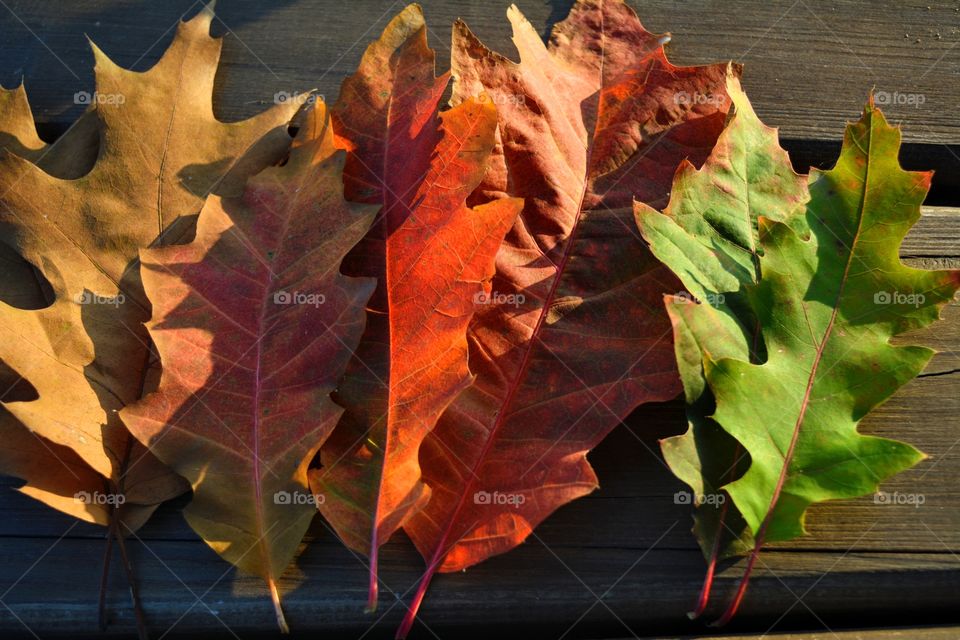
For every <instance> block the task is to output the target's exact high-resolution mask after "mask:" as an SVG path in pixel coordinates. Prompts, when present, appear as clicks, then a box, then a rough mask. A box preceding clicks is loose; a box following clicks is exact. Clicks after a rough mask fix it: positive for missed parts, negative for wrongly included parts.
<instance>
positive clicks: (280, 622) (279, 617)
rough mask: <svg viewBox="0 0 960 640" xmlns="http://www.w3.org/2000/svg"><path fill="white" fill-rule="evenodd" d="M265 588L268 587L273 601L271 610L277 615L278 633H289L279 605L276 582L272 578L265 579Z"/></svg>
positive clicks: (278, 592)
mask: <svg viewBox="0 0 960 640" xmlns="http://www.w3.org/2000/svg"><path fill="white" fill-rule="evenodd" d="M267 586H269V587H270V598H271V599H272V600H273V610H274V612H276V614H277V625H278V626H279V627H280V633H283V634H288V633H290V626H289V625H287V618H286V616H284V615H283V605H282V604H281V603H280V589H278V588H277V581H276V580H274V579H273V578H272V577H271V578H268V579H267Z"/></svg>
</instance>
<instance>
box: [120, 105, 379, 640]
mask: <svg viewBox="0 0 960 640" xmlns="http://www.w3.org/2000/svg"><path fill="white" fill-rule="evenodd" d="M342 171H343V154H342V153H336V149H335V147H334V145H333V135H332V132H331V130H330V126H329V120H328V118H327V114H326V110H325V108H324V107H323V106H322V103H321V104H319V105H318V106H317V107H316V108H314V109H313V110H312V111H311V112H310V113H309V117H308V119H307V121H306V123H305V125H304V127H303V128H302V129H301V131H300V133H299V134H298V136H297V139H296V141H295V145H294V149H293V150H292V151H291V154H290V159H289V161H288V162H287V163H286V164H285V165H284V166H283V167H277V168H268V169H266V170H264V171H263V172H262V173H260V174H258V175H256V176H255V177H253V178H251V179H250V182H249V183H248V185H247V188H246V190H245V191H244V193H243V196H242V197H237V198H220V197H218V196H211V197H210V198H209V199H208V200H207V203H206V204H205V205H204V208H203V209H202V210H201V212H200V218H199V223H198V227H197V236H196V239H195V240H194V241H193V242H192V243H190V244H188V245H182V246H170V247H163V248H158V249H144V250H143V251H142V252H141V256H142V260H143V264H144V272H143V281H144V287H145V289H146V292H147V295H148V296H149V298H150V300H151V302H152V303H153V318H152V319H151V321H150V323H149V325H148V328H149V331H150V335H151V337H152V338H153V340H154V342H155V343H156V345H157V349H158V351H159V353H160V359H161V362H162V364H163V373H162V375H161V379H160V385H159V388H158V389H157V391H156V392H155V393H152V394H150V395H148V396H147V397H146V398H145V399H144V400H142V401H141V402H139V403H137V404H136V405H133V406H130V407H127V408H125V409H124V410H123V411H122V412H121V415H122V417H123V420H124V422H125V423H126V425H127V426H128V427H129V429H130V431H131V432H132V433H133V434H134V435H135V436H136V437H137V438H138V439H139V440H140V441H141V442H142V443H143V444H144V445H145V446H147V447H149V448H150V449H151V450H152V451H154V452H155V453H156V455H157V456H159V457H160V459H161V460H163V461H164V462H166V463H167V464H168V465H170V466H171V467H172V468H173V469H175V470H176V471H177V472H178V473H180V474H181V475H183V476H184V477H185V478H187V479H188V480H189V481H190V483H191V485H193V501H192V502H191V503H190V505H189V506H188V507H187V508H186V509H185V511H184V515H185V516H186V518H187V521H188V522H189V523H190V526H191V527H193V529H194V530H195V531H196V532H197V533H198V534H200V536H201V537H202V538H203V539H204V540H205V541H206V542H207V544H209V545H210V546H211V547H212V548H213V549H214V550H215V551H217V553H219V554H220V555H221V556H223V557H224V558H226V559H227V560H228V561H230V562H231V563H233V564H235V565H236V566H238V567H239V568H240V569H242V570H243V571H246V572H248V573H253V574H256V575H259V576H261V577H263V579H264V580H266V581H267V583H268V585H269V587H270V591H271V594H272V596H273V600H274V604H275V606H276V611H277V619H278V621H279V623H280V626H281V628H282V629H284V630H286V623H285V622H284V620H283V612H282V610H281V607H280V596H279V592H278V590H277V584H276V582H277V578H278V577H279V576H280V574H281V573H282V572H283V570H284V569H285V568H286V567H287V565H288V564H289V563H290V561H291V560H292V559H293V556H294V553H295V551H296V549H297V546H298V545H299V544H300V541H301V540H302V538H303V535H304V533H305V532H306V530H307V527H308V526H309V524H310V521H311V520H312V518H313V516H314V515H316V506H315V505H314V503H313V502H314V501H313V500H312V499H310V498H311V497H312V495H311V494H310V490H309V487H308V484H307V466H308V465H309V463H310V461H311V459H312V458H313V456H314V455H315V454H316V452H317V450H318V449H319V448H320V445H321V444H322V443H323V441H324V440H325V439H326V437H327V436H328V434H329V433H330V431H331V430H332V429H333V427H334V425H335V424H336V422H337V419H338V418H339V417H340V414H341V413H342V409H341V408H340V407H338V406H336V405H335V404H334V403H333V401H332V400H331V399H330V392H331V391H333V389H334V388H335V387H336V384H337V380H338V379H339V378H340V376H341V375H342V374H343V371H344V368H345V367H346V365H347V362H348V360H349V359H350V357H351V355H352V351H353V349H354V348H355V347H356V345H357V342H358V341H359V339H360V335H361V333H362V332H363V326H364V320H365V311H364V309H365V305H366V302H367V299H368V298H369V297H370V294H371V292H372V291H373V286H374V282H373V280H370V279H366V278H363V279H360V278H351V277H347V276H344V275H341V274H340V271H339V267H340V262H341V259H342V258H343V256H344V255H345V254H346V253H347V251H348V250H349V249H350V248H351V247H353V246H354V244H356V243H357V241H359V240H360V238H362V237H363V234H364V233H365V232H366V231H367V229H368V228H369V227H370V224H371V222H372V221H373V217H374V215H375V213H376V209H375V208H374V207H369V206H363V205H350V204H347V202H346V201H345V200H344V199H343V184H342Z"/></svg>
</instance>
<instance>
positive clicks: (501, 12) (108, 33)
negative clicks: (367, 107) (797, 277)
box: [0, 0, 960, 144]
mask: <svg viewBox="0 0 960 640" xmlns="http://www.w3.org/2000/svg"><path fill="white" fill-rule="evenodd" d="M199 4H200V3H199V2H197V0H166V1H165V2H145V1H127V2H104V1H103V0H73V1H71V2H69V3H66V2H60V1H58V0H5V1H4V6H2V7H0V26H2V29H3V34H4V41H3V50H2V51H3V61H4V64H3V66H2V69H0V81H2V82H3V84H4V85H6V86H9V85H10V84H12V83H16V82H18V81H19V79H20V77H21V76H23V77H25V78H26V81H27V88H28V89H29V90H30V94H31V99H32V100H33V102H34V104H35V105H36V106H37V108H38V115H39V116H40V117H41V118H42V119H44V120H54V119H59V118H63V117H69V116H70V115H76V114H77V113H79V111H80V110H81V109H80V108H79V107H76V106H74V105H73V102H72V97H73V93H74V92H76V91H80V90H90V88H91V86H92V75H91V72H90V68H91V67H92V56H91V54H90V51H89V47H88V46H87V42H86V39H85V38H84V34H87V35H89V36H90V37H91V38H92V39H93V40H94V41H96V42H97V44H98V45H99V46H100V47H101V48H102V49H103V50H104V51H106V52H107V53H108V54H109V55H111V56H113V58H114V59H115V60H116V61H117V62H118V63H120V64H123V65H125V66H133V67H135V68H138V69H146V68H149V66H150V65H151V64H153V62H155V61H156V60H157V58H158V56H159V55H160V53H161V52H162V51H163V49H164V47H165V46H166V45H167V44H168V43H169V41H170V39H171V38H172V27H173V26H174V25H175V23H176V21H177V20H178V18H179V17H180V16H181V15H183V14H184V13H187V14H188V15H189V14H192V13H194V12H196V11H197V10H198V6H199ZM403 4H404V1H403V0H399V1H394V2H388V1H386V0H350V1H349V2H335V1H332V0H273V1H272V2H261V1H259V0H221V1H220V2H219V3H218V5H217V12H218V17H219V19H218V20H217V23H216V30H217V31H218V32H219V33H226V32H230V33H231V37H230V38H228V41H227V43H226V47H225V52H224V68H223V71H222V72H221V74H220V80H221V86H222V94H221V99H220V105H219V112H220V114H221V116H222V117H224V118H226V119H235V118H238V117H241V116H246V115H250V114H252V113H253V112H255V111H256V110H257V109H258V108H260V106H261V105H262V104H263V103H265V102H269V101H271V100H272V97H273V94H274V93H275V92H278V91H290V92H292V91H305V90H308V89H311V88H317V89H318V90H319V91H320V92H321V93H323V94H325V95H327V96H331V97H332V96H336V94H337V91H338V88H339V86H340V82H341V81H342V80H343V78H344V77H345V76H346V75H347V74H349V73H351V72H352V71H353V69H354V68H355V67H356V63H357V61H358V60H359V58H360V54H361V53H362V52H363V49H364V47H365V46H366V44H367V43H368V42H369V41H370V40H371V39H372V38H374V37H375V36H376V35H378V34H379V31H380V30H381V29H382V28H383V26H384V25H385V24H386V21H387V20H389V19H390V17H391V16H392V15H393V14H395V13H396V12H397V11H398V10H399V9H400V8H401V7H402V6H403ZM421 4H422V5H423V7H424V10H425V12H426V15H427V19H428V22H429V25H430V29H431V39H432V45H433V46H434V47H435V48H436V49H437V50H438V52H439V54H440V64H441V65H442V66H444V67H445V66H446V64H447V58H448V56H447V51H448V48H449V38H450V29H449V25H450V24H451V22H452V21H453V20H454V19H456V18H458V17H461V18H463V19H464V20H466V21H467V23H468V24H469V25H470V27H471V29H473V30H474V31H475V32H476V33H477V34H478V35H479V36H480V37H481V38H482V39H483V40H484V41H485V42H486V43H488V44H489V45H490V46H493V47H496V48H497V49H499V50H501V51H502V52H504V53H505V54H507V55H510V56H512V57H514V58H515V57H516V54H515V53H514V49H513V46H512V44H511V43H510V41H509V37H510V31H509V24H508V23H507V21H506V18H505V12H506V9H507V7H508V6H509V5H510V1H509V0H493V1H491V0H456V1H451V0H421ZM517 4H518V6H519V7H520V9H521V10H522V11H523V12H524V14H525V15H526V16H527V17H528V18H529V19H530V21H531V22H532V23H533V24H534V25H537V26H541V25H543V26H544V31H546V25H547V24H549V23H552V22H554V21H556V20H558V19H561V18H562V17H563V16H564V15H565V14H566V11H567V8H568V7H569V6H570V4H571V1H570V0H551V1H548V2H543V1H532V0H518V2H517ZM635 6H638V7H639V13H640V17H641V19H642V20H643V22H644V25H645V26H646V27H647V28H648V29H650V30H651V31H656V32H667V31H669V32H670V33H671V34H672V35H673V41H672V42H671V43H670V45H669V47H670V50H671V55H672V57H673V58H675V60H676V61H677V62H678V63H684V64H698V63H706V62H713V61H716V60H719V59H733V60H739V61H741V62H744V63H745V64H746V80H745V84H746V88H747V91H748V92H749V94H750V96H751V99H752V100H753V101H754V102H755V103H756V104H757V110H758V112H759V113H760V115H761V116H762V117H764V118H765V119H767V120H768V121H770V122H775V123H777V124H779V125H780V127H781V129H782V131H783V133H784V135H785V136H786V137H789V138H799V139H820V138H822V139H837V138H839V137H840V132H841V131H842V127H843V123H844V122H845V121H846V120H848V119H850V118H851V117H853V116H855V115H856V113H857V111H858V109H859V105H860V103H861V102H862V101H863V99H864V98H865V97H866V95H867V92H868V91H869V90H870V89H871V88H874V87H875V88H876V90H877V92H878V95H884V96H886V95H889V96H890V99H891V100H892V101H896V100H897V98H894V97H893V94H894V93H897V94H898V95H899V96H923V98H922V101H923V104H920V105H915V104H902V105H897V104H891V105H890V109H889V113H890V115H891V117H892V118H893V119H894V120H902V121H903V123H904V125H905V128H906V136H907V139H908V140H911V141H915V142H931V143H936V144H960V120H958V119H957V117H956V109H957V105H958V104H960V47H958V46H957V44H958V42H960V11H958V9H960V6H958V4H957V2H956V0H939V1H933V0H909V1H905V2H877V3H869V4H865V3H863V2H858V1H853V0H833V1H824V0H802V1H797V0H768V1H765V2H756V1H750V0H725V1H723V2H719V1H703V0H701V1H698V2H676V1H669V0H647V1H645V2H643V3H642V5H635ZM41 40H42V42H41ZM899 99H901V100H907V98H906V97H903V98H899ZM918 100H920V99H917V100H913V102H914V103H915V102H917V101H918Z"/></svg>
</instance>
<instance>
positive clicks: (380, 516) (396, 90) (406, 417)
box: [311, 5, 522, 610]
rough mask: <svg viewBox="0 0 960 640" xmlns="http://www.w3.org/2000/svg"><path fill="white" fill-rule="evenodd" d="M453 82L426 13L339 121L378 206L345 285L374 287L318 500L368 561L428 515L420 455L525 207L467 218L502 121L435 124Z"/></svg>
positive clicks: (410, 11) (398, 35)
mask: <svg viewBox="0 0 960 640" xmlns="http://www.w3.org/2000/svg"><path fill="white" fill-rule="evenodd" d="M447 82H448V75H447V74H445V75H443V76H441V77H439V78H437V77H435V76H434V54H433V51H432V50H430V49H429V48H428V47H427V37H426V27H425V25H424V22H423V14H422V12H421V10H420V7H418V6H417V5H411V6H409V7H407V8H406V9H405V10H404V11H403V12H401V13H400V14H399V15H398V16H397V17H395V18H394V19H393V20H392V21H391V22H390V24H389V25H388V26H387V28H386V29H385V30H384V33H383V35H382V36H381V37H380V39H379V40H378V41H376V42H374V43H373V44H371V45H370V47H369V48H368V49H367V51H366V53H365V54H364V56H363V60H362V61H361V63H360V67H359V69H358V71H357V73H356V74H354V75H353V76H351V77H350V78H348V79H347V80H346V82H345V83H344V85H343V89H342V92H341V97H340V100H339V101H338V102H337V104H336V105H335V106H334V108H333V117H334V128H335V130H336V131H337V135H338V136H339V138H340V139H341V140H340V143H341V144H342V145H343V146H344V147H345V148H347V149H348V150H349V154H348V156H347V169H346V175H345V181H346V193H347V195H348V197H349V198H351V199H354V200H358V201H361V202H367V203H373V204H377V205H381V210H380V214H379V216H378V221H377V223H376V224H375V226H374V227H373V229H371V231H370V233H369V234H368V235H367V237H366V238H365V239H364V240H363V242H362V243H360V245H358V246H357V248H356V249H355V250H354V251H353V252H352V253H351V255H350V256H348V259H347V261H346V262H345V266H344V271H345V273H349V274H352V275H363V276H370V277H375V278H377V280H378V286H377V290H376V292H375V293H374V295H373V298H372V299H371V302H370V314H369V319H368V324H367V329H366V332H365V334H364V337H363V340H362V341H361V343H360V347H359V348H358V350H357V354H356V357H355V358H354V360H353V361H352V363H351V365H350V367H349V368H348V369H347V375H346V378H345V380H344V382H343V384H342V386H341V387H340V389H339V390H338V393H337V395H336V399H337V401H338V402H339V403H341V404H342V405H343V406H344V407H346V409H347V412H346V414H345V415H344V418H343V420H342V421H341V423H340V425H338V427H337V429H336V431H335V432H334V435H333V436H332V437H331V438H330V440H329V442H328V443H327V444H326V445H325V446H324V447H323V449H322V451H321V463H322V468H321V469H318V470H316V471H314V472H313V473H312V475H311V486H312V487H313V488H314V490H315V491H316V492H317V493H318V494H320V495H322V496H323V498H324V499H323V500H322V501H321V502H320V503H319V508H320V510H321V512H322V513H323V515H324V516H325V517H326V519H327V520H328V521H329V522H330V524H331V525H332V526H333V528H334V529H335V530H336V532H337V534H338V535H339V536H340V538H341V539H342V540H343V542H344V543H345V544H346V545H347V546H349V547H350V548H352V549H355V550H357V551H359V552H361V553H365V554H367V555H369V557H370V596H369V602H368V608H369V609H371V610H372V609H374V608H375V607H376V602H377V587H378V582H377V551H378V548H379V546H380V545H381V544H383V543H384V542H386V541H387V540H388V539H389V538H390V536H391V535H392V534H393V533H394V532H395V531H396V530H397V529H398V528H400V526H402V524H403V523H404V521H405V520H406V519H407V518H408V517H409V516H410V515H411V513H413V512H415V511H416V510H417V509H419V508H421V507H422V506H423V504H424V502H425V501H426V499H427V497H428V491H427V489H426V487H425V486H424V484H423V482H422V481H421V478H420V466H419V461H418V451H419V449H420V443H421V441H422V440H423V438H424V437H425V436H426V434H427V433H428V432H429V431H430V430H431V429H432V428H433V426H434V424H435V422H436V420H437V418H438V417H439V416H440V414H441V413H442V412H443V410H444V409H445V408H446V407H447V406H448V405H449V403H450V402H451V401H452V400H453V399H454V398H455V397H456V396H457V395H458V394H459V393H460V392H461V391H462V390H463V389H464V388H465V387H466V386H467V385H469V384H470V382H471V376H470V373H469V371H468V369H467V341H466V330H467V325H468V323H469V321H470V318H471V316H472V314H473V312H474V308H475V301H476V300H477V299H479V298H482V297H483V295H484V292H485V291H486V290H487V288H488V287H489V280H490V278H491V277H492V275H493V261H494V256H495V254H496V252H497V249H498V247H499V246H500V244H501V242H502V241H503V236H504V234H505V233H506V232H507V229H509V228H510V225H511V224H513V221H514V220H515V218H516V215H517V213H518V212H519V210H520V207H521V204H522V203H521V202H520V201H519V200H516V199H511V198H499V199H494V200H492V201H491V202H489V203H487V204H484V205H482V206H478V207H474V208H472V209H471V208H469V207H467V206H466V204H465V201H466V198H467V196H468V195H469V194H470V192H471V191H473V189H474V188H475V187H476V186H477V185H478V184H479V183H480V180H481V178H482V177H483V174H484V171H485V170H486V166H487V160H488V158H489V156H490V152H491V149H492V147H493V143H494V131H495V129H496V124H497V120H496V112H495V109H494V108H493V106H492V105H491V104H489V103H483V104H481V103H478V102H474V101H465V102H464V103H463V104H461V105H460V106H458V107H455V108H453V109H451V110H449V111H446V112H443V113H439V114H438V103H439V101H440V99H441V96H442V95H443V93H444V90H445V88H446V85H447Z"/></svg>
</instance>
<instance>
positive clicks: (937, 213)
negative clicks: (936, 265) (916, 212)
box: [900, 207, 960, 258]
mask: <svg viewBox="0 0 960 640" xmlns="http://www.w3.org/2000/svg"><path fill="white" fill-rule="evenodd" d="M900 255H901V257H903V258H934V257H936V258H960V209H958V208H955V207H924V208H923V215H922V216H921V217H920V221H919V222H917V224H916V226H914V228H913V229H911V230H910V233H909V234H908V235H907V237H906V239H905V240H904V242H903V246H901V247H900Z"/></svg>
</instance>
